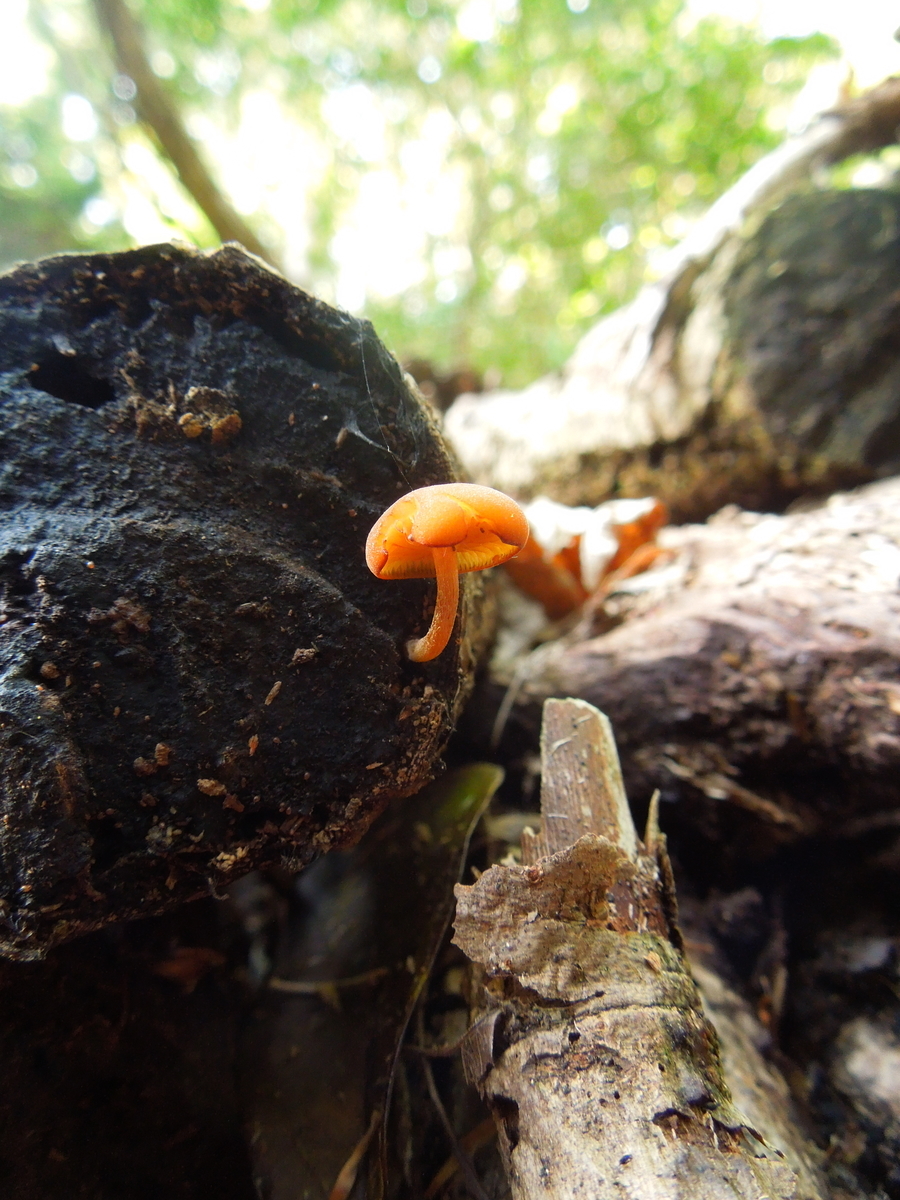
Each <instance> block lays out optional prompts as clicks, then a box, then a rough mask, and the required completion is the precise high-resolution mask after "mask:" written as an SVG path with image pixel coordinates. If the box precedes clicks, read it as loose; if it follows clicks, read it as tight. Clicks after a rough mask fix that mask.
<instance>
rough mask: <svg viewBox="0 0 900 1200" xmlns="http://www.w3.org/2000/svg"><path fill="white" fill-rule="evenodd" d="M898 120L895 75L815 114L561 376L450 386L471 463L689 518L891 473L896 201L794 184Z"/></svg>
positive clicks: (874, 193)
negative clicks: (509, 385) (506, 385)
mask: <svg viewBox="0 0 900 1200" xmlns="http://www.w3.org/2000/svg"><path fill="white" fill-rule="evenodd" d="M898 123H900V79H890V80H887V81H886V82H885V83H884V84H882V85H880V87H878V88H876V89H874V90H873V91H872V92H869V93H867V94H866V95H865V96H863V97H860V99H859V100H857V101H854V102H853V103H852V104H850V105H847V106H845V107H843V108H841V109H839V110H838V111H836V112H833V113H828V114H825V115H824V116H823V117H821V118H820V119H819V120H818V121H817V122H816V123H815V124H814V125H813V126H812V127H811V128H810V129H809V130H807V131H806V132H805V133H804V134H802V135H800V136H798V137H795V138H792V139H790V140H788V141H787V142H785V143H784V145H782V146H781V147H780V148H779V149H778V150H776V151H774V152H773V153H772V154H770V155H768V156H767V157H766V158H764V159H762V160H761V161H760V162H758V163H757V164H756V165H755V166H754V167H753V168H752V169H751V170H750V171H749V172H748V173H747V174H746V175H745V176H744V177H743V178H742V179H741V180H739V181H738V183H737V184H736V185H735V186H734V187H733V188H731V189H730V190H729V191H728V192H726V193H725V195H723V196H722V197H721V198H720V199H719V200H718V201H717V202H716V204H714V205H713V207H712V208H711V209H710V210H709V212H708V213H707V214H706V216H705V217H704V218H703V219H702V220H701V221H699V222H698V224H697V226H696V227H695V229H694V230H693V232H692V233H691V234H690V236H689V237H688V238H687V239H686V240H685V242H684V243H682V245H680V246H678V247H676V248H675V250H674V251H673V252H672V255H671V258H670V261H669V263H668V264H667V266H666V267H665V268H664V270H663V271H662V274H661V277H660V278H659V279H658V280H657V281H655V282H654V283H652V284H648V285H647V286H646V287H644V288H643V289H642V290H641V292H640V293H639V294H638V296H637V297H636V298H635V300H634V301H633V302H632V303H631V304H629V305H627V306H626V307H624V308H622V309H620V310H618V311H617V312H615V313H613V314H612V315H610V316H609V317H606V318H605V319H604V320H602V321H600V322H599V324H597V325H596V326H595V327H594V328H593V329H592V330H591V331H590V332H589V333H588V334H587V335H586V336H585V337H584V339H583V340H582V342H581V343H580V345H579V346H578V347H577V349H576V351H575V353H574V354H573V356H572V358H571V359H570V360H569V362H568V363H567V364H566V365H565V367H564V368H563V370H562V371H561V372H560V373H559V374H558V375H552V376H548V377H546V378H544V379H541V380H538V381H537V382H536V383H534V384H532V385H531V386H530V387H528V388H526V389H525V390H524V391H522V392H502V391H498V392H490V393H485V394H484V395H482V396H472V395H470V396H464V397H461V398H460V399H459V400H457V401H456V403H455V404H454V405H453V406H452V408H451V409H450V410H449V412H448V413H447V417H446V423H447V431H448V434H449V436H450V438H451V440H452V442H453V443H454V446H455V448H456V450H457V452H458V454H459V456H460V458H461V460H462V462H463V465H464V467H465V469H466V470H467V471H468V472H469V474H470V475H471V477H472V478H473V479H476V480H477V481H478V482H482V483H488V484H491V485H492V486H494V487H499V488H501V489H503V490H505V491H509V492H512V493H513V494H514V495H519V496H521V497H525V498H529V497H531V496H534V495H537V494H541V493H544V494H547V495H550V496H552V497H553V498H554V499H557V500H561V501H564V502H565V503H569V504H597V503H599V502H600V501H602V500H605V499H608V498H609V497H610V496H614V495H626V496H635V495H647V494H651V495H655V496H657V497H659V498H660V499H662V500H664V501H665V502H666V503H667V504H668V506H669V508H670V510H671V512H672V514H673V517H674V518H675V519H676V520H696V519H702V518H703V517H706V516H708V515H709V514H710V513H712V512H715V511H716V509H717V508H719V507H721V505H722V504H724V503H727V502H732V503H739V504H741V505H742V506H743V507H746V508H766V509H780V508H783V507H784V506H785V505H786V504H787V503H788V502H789V501H790V500H791V499H793V498H794V497H796V496H799V495H805V494H812V493H815V494H824V493H826V492H828V491H832V490H834V489H835V488H836V487H842V486H848V485H852V484H855V483H860V482H863V481H865V480H868V479H872V478H875V477H878V476H879V475H881V474H886V473H889V472H891V471H896V470H897V469H898V467H900V440H898V431H900V406H898V400H897V397H898V395H900V393H898V389H897V385H896V380H897V378H898V373H900V360H898V357H897V352H896V346H897V330H898V327H900V307H898V300H897V296H896V287H895V281H896V276H897V270H898V264H900V200H898V198H897V196H896V194H895V193H894V192H891V191H888V190H884V191H878V190H874V189H872V190H860V189H854V190H850V191H820V190H812V189H810V187H809V182H810V180H811V179H812V178H813V177H814V174H815V172H816V170H817V169H819V168H821V167H823V166H827V165H828V164H830V163H834V162H837V161H839V160H840V159H842V158H844V157H846V156H847V155H848V154H852V153H860V152H864V151H867V150H871V149H874V148H877V147H879V146H882V145H886V144H889V143H891V142H893V141H895V140H896V129H897V126H898ZM792 193H796V194H794V195H792ZM786 198H787V202H786V203H785V200H786ZM779 206H780V207H779Z"/></svg>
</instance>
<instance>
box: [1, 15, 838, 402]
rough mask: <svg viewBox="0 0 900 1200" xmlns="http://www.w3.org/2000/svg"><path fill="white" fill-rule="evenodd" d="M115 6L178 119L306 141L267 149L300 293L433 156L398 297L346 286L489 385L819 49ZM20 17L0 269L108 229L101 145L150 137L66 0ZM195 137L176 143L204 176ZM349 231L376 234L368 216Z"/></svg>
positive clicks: (188, 229)
mask: <svg viewBox="0 0 900 1200" xmlns="http://www.w3.org/2000/svg"><path fill="white" fill-rule="evenodd" d="M132 8H133V11H134V12H135V13H136V15H138V17H139V19H140V20H141V22H142V24H143V27H144V31H145V35H146V42H147V50H148V53H149V55H150V60H151V63H152V65H153V67H154V70H155V71H156V72H157V74H158V75H159V76H160V77H161V78H163V79H164V81H165V83H166V86H167V89H168V91H169V94H170V96H171V97H172V100H173V102H174V103H175V105H176V106H177V107H178V108H179V110H180V111H181V113H182V115H183V117H184V119H185V120H186V122H187V124H188V127H189V128H192V129H195V128H197V127H198V126H197V119H198V118H199V119H200V120H201V121H202V122H205V123H206V126H205V127H206V128H207V129H208V128H209V127H210V123H212V125H213V126H214V127H215V128H217V129H219V130H221V131H222V138H223V139H224V138H225V137H226V136H227V134H228V131H230V130H234V129H235V128H236V127H237V126H238V124H239V122H240V121H241V120H242V119H243V117H242V114H243V113H244V111H245V109H244V106H245V104H246V102H247V101H248V98H252V97H255V96H258V95H260V94H265V95H268V96H270V97H275V99H276V100H277V104H278V109H279V112H280V113H282V114H283V115H284V119H285V120H286V121H288V122H289V123H291V124H292V125H294V126H296V127H298V128H300V129H302V130H304V131H305V133H306V135H307V139H308V141H307V143H304V144H309V145H314V146H315V147H316V152H315V154H314V155H312V154H311V155H310V162H309V170H308V171H306V172H304V171H303V167H304V163H302V162H301V163H294V164H293V166H294V167H295V169H296V168H297V167H299V168H300V169H301V176H302V177H303V181H304V182H303V192H304V193H305V194H300V192H299V191H298V195H297V203H296V220H297V221H298V222H302V223H303V225H304V230H303V234H302V237H301V239H300V240H303V239H304V238H305V253H304V256H303V261H302V263H301V264H300V265H299V266H297V264H296V263H295V262H294V263H292V264H291V265H292V266H293V272H292V273H293V274H294V275H295V276H297V277H298V279H299V282H301V283H302V284H303V285H304V286H307V287H310V288H311V289H312V290H315V291H317V292H318V293H319V294H320V295H323V296H324V297H325V298H335V296H336V298H337V299H338V300H341V299H343V300H344V301H345V302H346V301H347V291H346V289H344V291H343V292H342V290H341V283H340V280H341V277H342V276H341V271H342V270H344V271H345V273H346V270H347V269H348V262H349V265H350V266H351V267H352V262H351V261H350V260H351V259H352V257H353V253H354V252H353V249H352V245H351V248H350V249H349V250H348V247H347V244H346V237H345V242H344V243H343V244H342V241H341V238H342V230H345V229H346V227H347V226H348V225H349V224H352V223H353V221H354V220H357V221H358V219H359V213H358V206H359V205H360V203H361V202H362V203H365V197H366V195H367V192H366V188H367V186H369V184H371V181H372V179H373V178H374V177H375V176H377V177H378V179H379V180H380V181H381V183H382V184H384V180H385V179H386V178H388V179H393V180H394V181H395V187H396V190H397V194H398V195H400V194H402V193H403V189H404V188H405V189H406V193H409V192H410V189H412V191H415V186H416V178H417V174H418V175H421V173H422V172H423V171H425V170H433V169H434V164H431V166H430V167H429V166H428V164H427V159H428V149H429V146H431V147H432V148H434V151H435V153H437V154H438V155H439V158H440V164H439V165H440V172H441V173H440V175H439V177H438V178H437V180H436V181H435V182H434V186H433V188H432V192H431V193H427V194H426V195H425V199H424V201H420V203H424V205H425V207H426V209H427V208H428V204H429V199H428V196H429V195H430V196H431V198H432V199H431V203H432V205H433V207H434V210H435V213H437V214H438V215H437V216H436V217H435V219H434V220H431V221H430V222H429V219H428V217H427V214H426V217H425V219H424V224H423V227H422V228H423V232H421V233H419V234H416V236H418V237H419V240H420V244H421V255H420V258H421V261H420V264H419V268H418V270H417V272H416V273H415V274H414V276H413V277H411V278H409V279H407V280H406V282H405V284H404V286H403V287H402V289H398V288H397V287H396V286H394V287H393V288H392V287H381V286H380V285H379V282H378V280H377V279H373V278H372V277H371V274H370V275H369V276H368V277H366V276H365V273H363V274H362V275H361V276H360V275H359V272H357V275H358V276H359V277H360V278H362V279H363V281H364V283H365V285H366V291H365V292H364V293H360V294H358V295H355V296H353V295H351V296H350V299H351V301H352V300H354V299H355V300H356V301H357V302H363V306H364V307H363V311H365V313H366V315H368V316H369V317H371V318H372V320H373V321H374V322H375V324H376V327H377V328H378V330H379V332H380V333H381V334H382V336H383V337H384V338H385V339H386V340H387V341H388V343H389V344H390V345H391V347H392V349H393V350H394V351H395V352H396V353H397V354H399V355H401V356H403V357H407V358H409V357H420V358H426V359H430V360H431V361H433V362H434V363H436V364H437V365H438V366H442V367H447V366H450V365H453V364H458V363H466V364H469V365H473V366H476V367H479V368H481V369H487V368H492V369H494V370H495V371H496V370H499V371H500V372H501V373H502V377H503V379H504V381H505V382H506V383H508V384H512V385H519V384H522V383H524V382H527V381H529V380H531V379H533V378H535V377H536V376H538V375H540V374H541V373H542V372H544V371H546V370H548V369H550V368H552V367H555V366H557V365H559V364H560V363H561V362H562V361H563V360H564V359H565V357H566V356H567V355H568V354H569V352H570V351H571V349H572V347H573V345H574V344H575V342H576V340H577V339H578V337H579V336H580V335H581V334H582V333H583V332H584V331H585V329H586V328H587V327H588V326H589V325H590V324H591V323H592V322H593V321H594V320H595V319H596V318H597V316H598V315H600V314H602V313H604V312H607V311H609V310H611V309H613V308H615V307H617V306H619V305H620V304H622V303H623V302H625V301H626V300H627V299H628V298H629V297H630V296H631V295H632V294H633V293H634V291H635V290H636V288H637V287H638V286H639V284H640V282H641V280H642V279H643V278H644V277H645V273H646V271H647V269H648V263H649V265H650V268H651V269H652V266H653V262H654V260H655V258H656V257H658V256H659V255H660V254H661V253H662V252H663V251H664V249H665V248H666V247H667V246H670V245H672V244H673V243H674V242H676V241H677V240H678V239H679V238H680V236H682V235H683V233H684V232H685V231H686V228H687V222H688V221H689V220H690V219H691V217H692V216H694V215H696V214H698V213H700V212H702V211H703V209H704V208H705V207H706V206H707V205H708V204H709V203H710V201H712V200H713V199H714V198H715V197H716V196H717V195H719V194H720V193H721V192H722V191H724V190H725V188H727V187H728V186H729V185H730V184H731V183H732V182H734V180H735V179H736V178H737V177H738V176H740V175H741V174H742V173H743V172H744V171H745V170H746V169H747V167H749V166H750V165H751V164H752V163H753V162H754V161H755V160H756V159H757V158H758V157H760V155H762V154H763V153H764V152H765V151H766V150H768V149H769V148H771V147H772V146H773V145H774V144H776V143H777V142H778V141H779V140H780V137H781V134H780V133H779V132H777V129H778V124H779V122H778V117H777V114H778V111H779V110H783V109H784V106H785V105H786V104H787V102H788V100H789V98H790V96H791V95H792V94H793V93H794V92H795V91H796V90H797V89H798V88H799V87H800V86H801V85H802V83H803V81H804V79H805V77H806V74H807V72H808V70H809V68H810V66H811V65H812V64H813V63H814V62H816V61H818V60H821V59H822V58H824V57H826V56H829V55H831V54H832V53H833V52H834V50H833V47H832V45H831V43H829V42H828V40H827V39H825V38H823V37H820V36H816V37H812V38H807V39H803V40H781V41H776V42H768V43H767V42H764V41H762V40H761V39H760V37H759V36H758V34H756V33H755V32H754V31H752V30H750V29H746V28H742V27H739V26H736V25H732V24H728V23H725V22H723V21H714V20H703V21H700V22H699V23H696V22H693V23H692V22H689V21H688V20H687V19H686V17H685V14H684V11H683V9H684V6H683V4H682V3H680V0H568V6H567V4H566V0H407V2H406V3H401V2H400V0H379V2H376V0H318V2H317V0H269V2H268V3H267V2H266V0H190V2H185V0H143V3H142V4H134V5H133V6H132ZM573 10H575V11H573ZM30 17H31V21H32V25H33V28H34V29H35V31H36V32H37V34H38V36H39V37H40V38H42V39H43V40H44V41H45V43H46V44H47V45H48V46H50V47H51V49H52V50H53V55H54V63H55V65H54V66H53V68H52V70H51V73H50V85H49V88H48V90H47V92H46V93H45V94H43V95H41V96H39V97H37V98H36V99H33V100H31V101H30V102H28V103H27V104H25V105H23V106H21V107H19V108H9V107H5V108H4V107H0V147H2V150H0V261H6V262H9V261H12V260H14V259H18V258H25V257H34V256H36V255H39V254H42V253H48V252H51V251H54V250H57V249H62V248H69V249H76V248H81V247H91V248H93V247H103V248H118V247H121V246H123V245H127V244H130V243H131V242H132V240H133V237H134V228H133V225H134V222H132V223H131V224H132V232H131V233H129V232H127V231H126V226H127V224H128V204H129V203H131V204H134V203H136V201H135V195H136V194H138V193H139V194H140V195H141V197H142V200H141V202H142V203H144V204H153V203H156V204H157V207H158V208H159V207H160V205H159V201H158V196H157V195H156V193H154V189H153V187H152V186H150V185H148V184H147V181H146V180H142V179H141V178H139V176H140V175H141V170H140V168H139V166H138V167H137V168H136V167H135V160H134V158H133V157H132V158H129V155H128V152H127V147H128V145H129V144H133V143H134V142H135V141H136V140H137V141H141V140H142V139H143V141H142V144H143V145H144V153H145V156H146V153H147V146H148V145H152V144H153V143H152V138H149V137H145V135H144V134H142V133H140V131H139V130H138V129H137V127H136V125H135V113H134V109H133V107H132V105H131V103H130V101H131V99H133V96H130V95H129V87H128V84H129V82H130V81H128V80H124V81H123V79H122V78H121V77H117V76H116V74H115V70H114V68H113V65H112V61H111V59H110V57H109V55H108V52H107V49H106V42H105V39H104V38H103V36H102V33H101V31H99V30H98V29H97V27H96V24H95V15H94V10H93V7H92V5H91V4H90V3H89V0H31V10H30ZM67 97H68V100H67V99H66V98H67ZM73 97H75V99H74V100H73ZM79 98H83V99H84V100H86V101H88V102H89V104H90V106H91V108H90V110H89V109H87V108H85V107H84V105H83V102H82V101H81V100H79ZM66 104H68V106H69V107H68V109H66V108H65V105H66ZM79 104H81V105H82V107H81V108H79ZM73 106H74V107H73ZM91 111H92V112H93V117H94V126H95V127H94V128H93V129H92V128H91V123H90V119H89V118H90V115H91ZM65 112H68V117H69V119H68V124H67V125H66V123H65V122H64V121H63V119H62V115H61V114H64V113H65ZM335 112H337V113H338V114H339V119H335V115H334V114H335ZM341 113H343V116H342V117H341V116H340V114H341ZM348 114H349V116H348ZM354 114H356V117H354ZM773 114H775V116H774V117H773ZM79 115H80V118H81V126H80V127H79V126H78V119H79ZM192 122H193V124H192ZM73 124H74V130H73ZM66 129H67V130H68V133H67V132H66ZM73 132H74V134H77V137H73ZM364 133H365V134H366V136H365V137H363V136H362V134H364ZM216 145H219V142H216V141H215V139H212V140H211V141H208V142H207V143H206V144H204V145H203V146H202V147H201V148H202V149H203V150H204V152H205V153H206V154H207V156H208V157H209V159H210V161H211V165H212V167H213V170H214V171H216V172H217V169H218V168H221V165H222V164H221V163H217V162H216V161H215V157H214V154H213V152H212V151H213V149H214V147H215V146H216ZM275 153H276V155H277V153H279V151H278V150H277V148H276V151H275ZM423 164H425V165H424V166H423ZM247 169H248V170H249V169H250V168H249V167H248V168H247ZM367 181H368V182H367ZM385 186H386V185H385ZM388 190H390V189H388ZM157 192H158V189H157ZM361 197H362V201H361ZM181 200H182V207H181V209H179V207H178V205H175V206H174V207H173V206H172V205H171V204H170V205H169V206H168V209H166V206H165V204H163V205H162V206H161V216H162V219H163V220H164V223H165V225H166V226H167V227H169V228H171V230H172V232H173V233H178V234H181V235H182V236H187V237H189V238H191V240H194V241H197V242H199V243H200V244H214V242H215V238H214V235H213V234H212V231H211V229H210V228H209V226H208V224H207V223H206V221H205V219H204V218H203V217H202V216H201V215H199V214H198V213H196V210H191V209H190V207H189V206H188V205H187V204H185V203H184V200H185V198H184V197H182V198H181ZM445 209H446V211H444V210H445ZM438 210H440V212H439V211H438ZM185 213H187V215H185ZM448 213H449V216H448V215H447V214H448ZM441 214H442V215H441ZM123 220H124V221H125V224H123ZM250 220H251V221H252V222H253V223H254V225H255V227H256V228H257V230H258V232H259V234H260V236H261V237H263V238H264V239H265V240H267V241H268V243H269V244H271V245H272V246H273V248H274V249H275V250H276V252H277V251H278V249H279V247H280V246H281V247H283V246H284V245H285V244H286V242H287V241H289V240H290V239H289V238H288V236H287V234H288V232H289V231H288V230H287V229H286V218H285V217H284V213H283V210H279V213H278V214H277V215H276V213H275V212H274V211H272V210H271V209H270V210H268V211H267V210H266V209H265V206H263V207H262V209H261V210H259V211H257V212H256V213H253V214H251V215H250ZM362 227H363V228H366V226H365V224H363V226H362ZM297 236H298V235H297V234H296V231H294V241H295V242H296V240H297ZM343 236H345V235H343ZM367 236H368V238H369V241H370V242H377V241H378V240H379V238H378V232H377V228H376V230H375V232H374V233H373V232H372V230H371V228H369V229H368V234H367ZM391 236H396V235H395V234H391V233H389V231H386V233H385V237H386V239H387V240H388V243H389V242H390V237H391ZM410 236H411V237H412V236H413V230H412V229H411V230H410ZM378 249H379V250H380V251H381V252H382V253H384V247H378ZM388 250H390V246H388ZM361 253H364V251H363V252H360V251H359V248H358V247H357V250H356V254H357V257H360V254H361ZM342 254H343V259H344V262H343V267H342V263H341V256H342ZM351 273H352V272H351ZM357 290H358V288H357ZM392 290H393V292H394V294H391V292H392ZM351 291H352V289H351Z"/></svg>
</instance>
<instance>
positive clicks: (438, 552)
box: [406, 546, 459, 662]
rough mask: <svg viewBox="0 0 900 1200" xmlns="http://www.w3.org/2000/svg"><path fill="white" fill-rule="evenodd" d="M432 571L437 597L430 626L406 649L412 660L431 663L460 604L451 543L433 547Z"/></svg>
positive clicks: (454, 558) (453, 551) (446, 635)
mask: <svg viewBox="0 0 900 1200" xmlns="http://www.w3.org/2000/svg"><path fill="white" fill-rule="evenodd" d="M431 553H432V554H433V555H434V574H435V579H436V580H437V599H436V600H435V602H434V616H433V617H432V618H431V627H430V628H429V630H428V632H427V633H426V634H425V636H424V637H420V638H411V639H410V640H409V641H408V642H407V643H406V652H407V654H408V655H409V657H410V658H411V659H412V660H413V662H430V661H431V659H433V658H437V656H438V655H439V654H440V652H441V651H442V650H443V649H444V647H445V646H446V645H447V643H448V642H449V641H450V634H451V633H452V632H453V625H454V623H455V621H456V609H457V606H458V604H459V572H458V570H457V565H456V551H455V550H454V549H453V547H452V546H434V547H432V551H431Z"/></svg>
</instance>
